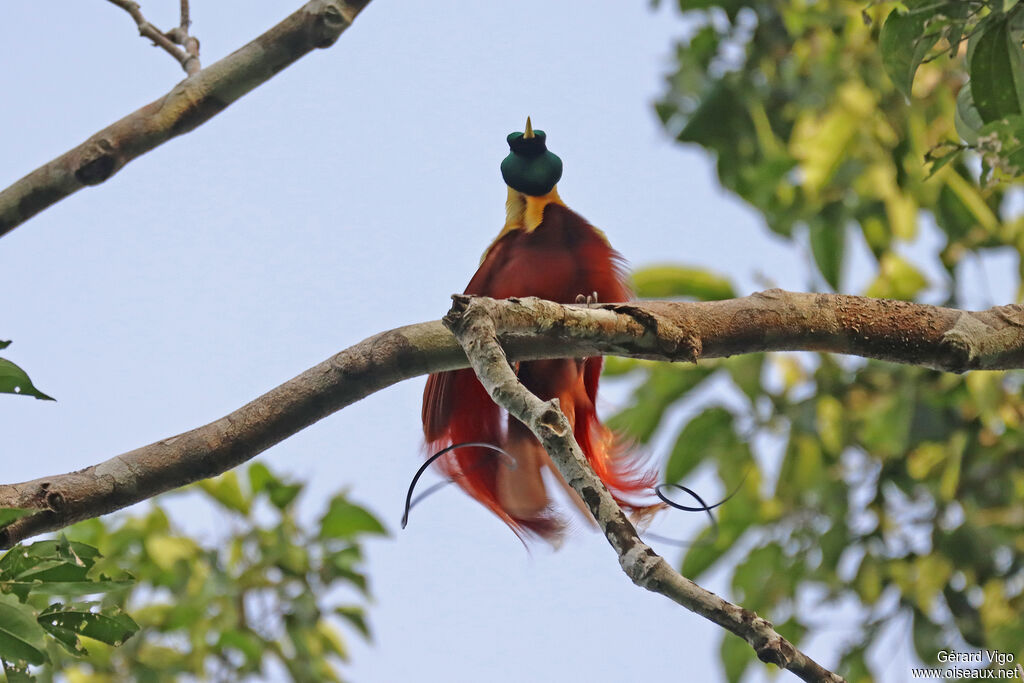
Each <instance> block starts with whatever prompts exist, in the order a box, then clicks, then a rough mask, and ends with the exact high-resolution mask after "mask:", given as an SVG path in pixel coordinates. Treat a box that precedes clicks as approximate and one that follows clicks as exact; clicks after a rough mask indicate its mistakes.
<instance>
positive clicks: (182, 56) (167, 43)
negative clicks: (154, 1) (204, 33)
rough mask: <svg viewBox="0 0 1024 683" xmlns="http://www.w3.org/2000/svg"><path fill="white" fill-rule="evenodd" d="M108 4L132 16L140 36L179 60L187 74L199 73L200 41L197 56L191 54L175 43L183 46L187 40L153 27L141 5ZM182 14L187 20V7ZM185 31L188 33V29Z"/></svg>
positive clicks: (124, 1) (114, 0) (115, 0)
mask: <svg viewBox="0 0 1024 683" xmlns="http://www.w3.org/2000/svg"><path fill="white" fill-rule="evenodd" d="M108 2H111V3H113V4H115V5H117V6H118V7H120V8H121V9H123V10H124V11H125V12H127V13H128V14H130V15H131V17H132V19H134V20H135V24H136V26H138V27H139V35H140V36H143V37H145V38H149V39H150V40H152V41H153V44H154V45H156V46H157V47H159V48H161V49H162V50H163V51H164V52H166V53H167V54H169V55H170V56H172V57H174V58H175V59H176V60H178V63H179V64H181V68H182V69H184V70H185V73H186V74H188V75H189V76H191V75H192V74H194V73H197V72H198V71H199V69H200V65H199V43H198V41H197V42H196V45H195V54H191V53H189V52H187V51H185V50H182V49H181V48H179V47H178V45H175V43H178V44H179V45H181V44H183V43H184V41H185V38H181V39H180V40H173V39H172V38H170V37H169V36H167V35H165V34H164V33H163V32H162V31H160V29H158V28H157V27H156V26H153V24H151V23H149V21H148V20H147V19H146V17H144V16H142V9H141V8H140V7H139V3H137V2H132V0H108ZM182 12H183V13H184V17H185V19H187V17H188V6H187V5H185V6H183V7H182ZM184 30H186V31H187V28H186V29H184ZM186 36H187V33H186Z"/></svg>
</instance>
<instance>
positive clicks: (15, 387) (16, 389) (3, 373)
mask: <svg viewBox="0 0 1024 683" xmlns="http://www.w3.org/2000/svg"><path fill="white" fill-rule="evenodd" d="M0 393H3V394H19V395H21V396H35V397H36V398H38V399H41V400H43V401H56V400H57V399H55V398H53V397H52V396H47V395H46V394H44V393H43V392H41V391H39V390H38V389H36V388H35V385H33V384H32V380H30V379H29V378H28V374H26V372H25V371H24V370H22V369H21V368H19V367H18V366H17V365H15V364H14V363H12V362H11V361H9V360H7V359H6V358H0Z"/></svg>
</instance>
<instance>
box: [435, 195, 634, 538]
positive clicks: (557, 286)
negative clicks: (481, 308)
mask: <svg viewBox="0 0 1024 683" xmlns="http://www.w3.org/2000/svg"><path fill="white" fill-rule="evenodd" d="M554 197H555V199H554V200H551V201H549V202H548V203H546V205H542V206H543V208H542V209H541V211H542V214H541V220H540V223H539V225H537V226H536V227H535V228H534V229H532V230H528V229H525V228H524V227H522V226H518V227H513V228H512V229H507V230H506V231H505V232H503V234H502V235H500V236H499V237H498V239H497V240H496V241H495V243H494V244H493V245H491V247H490V249H489V250H488V251H487V253H486V255H485V257H484V260H483V262H482V263H481V265H480V268H479V269H478V270H477V272H476V274H475V275H474V276H473V278H472V280H470V282H469V285H468V286H467V287H466V294H475V295H480V296H490V297H494V298H498V299H502V298H508V297H524V296H536V297H541V298H544V299H549V300H552V301H558V302H562V303H572V302H574V301H575V300H576V297H577V296H578V295H580V294H583V295H590V294H592V293H594V292H596V293H597V296H598V300H599V301H601V302H606V303H607V302H615V301H626V300H628V299H630V298H631V295H630V291H629V288H628V286H627V284H626V276H625V271H624V262H623V259H622V257H621V256H620V255H619V254H618V253H617V252H616V251H615V250H614V249H612V248H611V246H610V245H609V244H608V242H607V240H606V239H605V238H604V235H603V234H601V232H600V231H598V230H597V229H595V228H594V227H593V226H591V225H590V224H589V223H588V222H587V221H586V220H585V219H584V218H583V217H581V216H580V215H578V214H576V213H575V212H573V211H572V210H570V209H568V208H566V207H565V206H564V205H562V204H561V202H560V201H559V200H557V195H554ZM532 199H533V198H531V200H532ZM602 363H603V359H602V358H600V357H597V358H584V359H556V360H541V361H529V362H523V363H520V364H519V367H518V375H519V379H520V381H522V382H523V384H524V385H525V386H526V387H527V388H528V389H529V390H530V391H532V392H533V393H534V394H536V395H537V396H539V397H540V398H541V399H544V400H547V399H551V398H558V399H559V403H560V404H561V407H562V411H563V412H564V413H565V414H566V417H568V419H569V422H570V424H572V425H573V432H574V434H575V436H576V440H577V441H578V442H579V444H580V447H581V449H582V450H583V452H584V453H585V454H586V456H587V459H588V460H589V461H590V464H591V466H592V467H593V468H594V470H595V471H596V472H597V474H598V475H599V476H600V477H601V479H602V480H603V481H604V482H605V484H606V485H607V486H608V488H609V489H610V490H611V492H612V494H613V495H614V496H615V497H616V499H617V500H618V501H619V502H620V503H621V504H622V505H623V506H624V507H626V508H627V509H628V510H631V511H645V510H647V509H649V508H648V506H644V505H639V504H637V503H636V502H635V499H636V498H637V497H638V496H639V495H640V494H644V493H648V494H649V492H650V487H651V486H652V485H653V483H654V478H653V475H652V474H645V473H642V472H639V471H638V467H637V465H636V464H635V462H633V463H631V462H629V460H627V459H626V458H625V457H624V455H625V454H624V453H623V452H622V448H620V446H619V444H618V442H617V441H616V438H615V436H614V435H613V434H612V432H611V430H609V429H608V428H607V427H606V426H605V425H603V424H602V423H601V421H600V420H599V419H598V416H597V411H596V407H595V402H596V400H597V391H598V383H599V377H600V374H601V366H602ZM423 431H424V435H425V438H426V442H427V446H428V448H429V449H430V450H431V451H434V452H436V451H438V450H441V449H443V448H446V447H448V446H451V445H453V444H458V443H464V442H469V441H482V442H487V443H492V444H495V445H498V446H501V447H502V448H504V449H505V450H506V451H508V452H509V453H511V454H512V455H513V456H514V457H515V458H516V464H517V467H515V468H514V469H513V468H510V467H508V465H507V464H505V463H504V462H503V460H502V458H501V457H500V456H497V455H496V454H495V453H494V451H491V450H488V449H483V448H477V447H466V448H459V449H455V450H454V451H452V452H451V453H450V454H448V455H446V456H444V457H443V458H442V459H440V460H439V461H438V462H439V465H440V467H441V469H442V470H443V471H444V473H445V474H446V475H447V476H449V477H451V478H452V479H453V480H454V481H455V482H456V483H458V484H459V486H461V487H462V488H463V489H464V490H465V491H466V492H467V493H469V494H470V495H471V496H473V497H474V498H476V499H477V500H478V501H480V502H481V503H483V504H484V505H486V506H487V507H488V508H489V509H490V510H491V511H493V512H494V513H495V514H496V515H498V517H500V518H501V519H502V520H504V521H505V522H506V523H507V524H508V525H509V526H510V527H512V529H513V530H514V531H515V532H516V533H517V534H518V535H520V537H524V538H525V537H527V536H530V535H531V534H532V535H537V536H540V537H543V538H545V539H547V540H549V541H552V542H554V541H555V540H557V538H558V536H559V535H560V533H561V531H562V528H563V522H562V520H561V518H560V517H559V515H558V514H557V513H556V512H555V511H554V510H553V509H552V506H551V505H550V499H549V498H548V496H547V493H546V491H545V487H544V482H543V479H542V477H541V472H542V471H543V469H544V467H545V466H546V465H548V464H549V460H548V456H547V453H545V452H544V450H543V448H542V447H541V445H540V443H539V442H537V440H536V439H535V438H534V436H533V435H532V434H531V433H530V432H529V430H528V429H527V428H526V427H525V426H524V425H523V424H521V423H520V422H519V421H518V420H516V419H515V418H513V417H511V416H508V415H507V414H506V413H505V412H504V411H503V410H501V409H500V408H499V407H498V406H497V405H496V404H495V403H493V402H492V401H491V399H490V397H489V396H488V395H487V392H486V391H485V390H484V388H483V386H482V385H481V384H480V382H479V381H478V380H477V378H476V375H475V374H474V373H473V371H472V370H471V369H466V370H455V371H452V372H442V373H438V374H435V375H431V376H430V377H429V378H428V380H427V386H426V390H425V391H424V394H423ZM550 469H551V470H552V472H553V474H554V476H555V477H556V478H557V479H558V480H559V481H560V482H561V481H562V480H561V477H560V475H559V474H558V472H557V471H556V470H555V469H554V468H553V467H551V468H550ZM563 485H564V482H563ZM570 495H572V496H573V497H574V498H575V494H574V493H571V494H570ZM577 502H578V503H579V501H578V499H577Z"/></svg>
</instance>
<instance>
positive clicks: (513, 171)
mask: <svg viewBox="0 0 1024 683" xmlns="http://www.w3.org/2000/svg"><path fill="white" fill-rule="evenodd" d="M546 139H547V135H545V134H544V131H542V130H534V129H533V126H532V125H531V124H530V119H529V118H527V119H526V132H524V133H509V136H508V146H509V148H510V149H511V150H512V151H511V152H510V153H509V155H508V156H507V157H505V159H504V161H502V162H501V177H502V178H504V179H505V183H506V184H507V185H508V186H509V187H511V188H512V189H513V190H518V191H519V192H522V193H523V194H528V195H532V196H534V197H540V196H542V195H546V194H547V193H548V192H551V189H552V188H553V187H554V186H555V183H557V182H558V179H559V178H561V177H562V160H561V159H559V158H558V157H557V156H555V155H554V154H552V153H551V152H549V151H548V148H547V145H546V144H545V140H546Z"/></svg>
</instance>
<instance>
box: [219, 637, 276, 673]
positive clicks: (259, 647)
mask: <svg viewBox="0 0 1024 683" xmlns="http://www.w3.org/2000/svg"><path fill="white" fill-rule="evenodd" d="M217 647H218V648H221V649H233V650H237V651H239V652H241V653H242V656H244V657H245V659H246V661H247V662H249V664H250V665H251V666H254V667H258V666H259V664H260V662H261V661H262V660H263V653H264V651H265V650H266V649H267V645H266V643H264V642H263V639H262V638H260V637H259V636H257V635H256V634H255V633H253V632H252V631H249V630H243V629H230V630H226V631H223V632H221V634H220V638H219V639H218V640H217Z"/></svg>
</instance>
